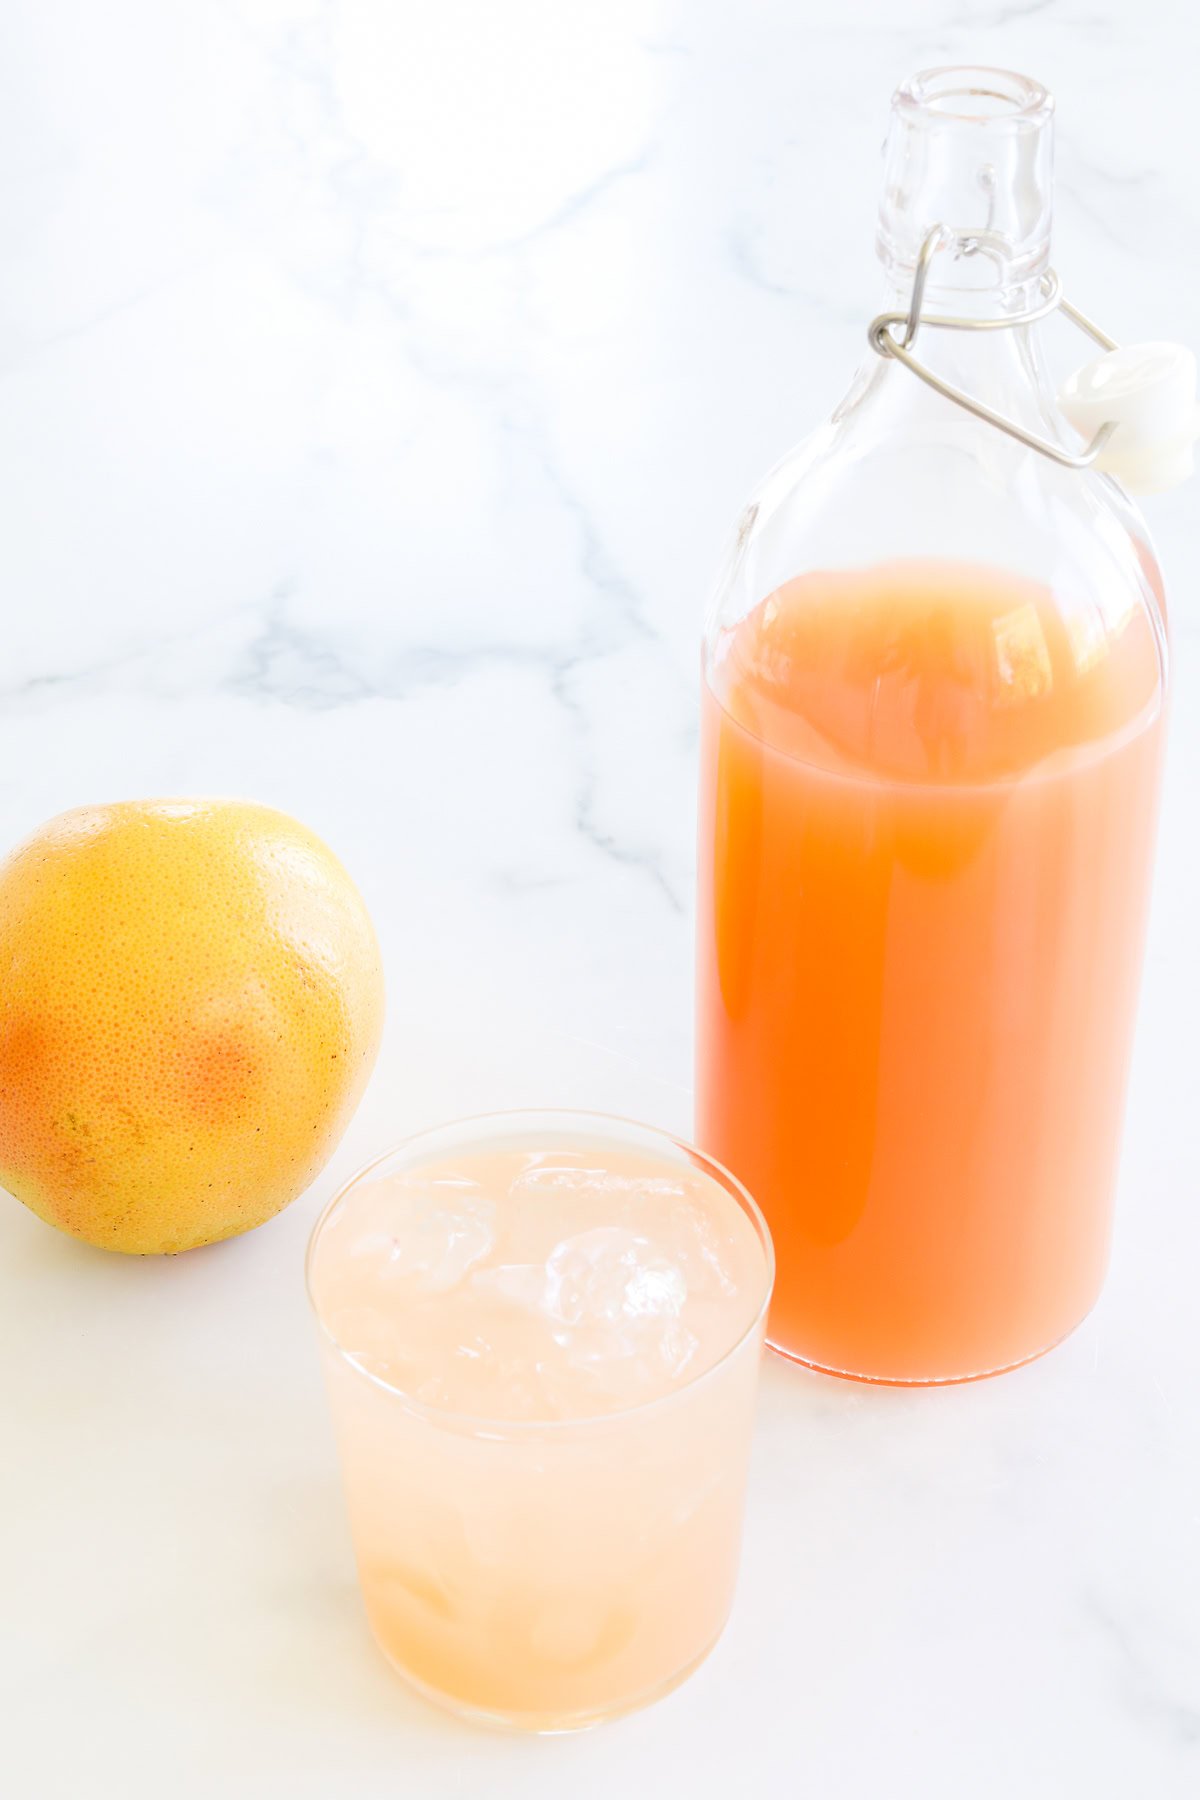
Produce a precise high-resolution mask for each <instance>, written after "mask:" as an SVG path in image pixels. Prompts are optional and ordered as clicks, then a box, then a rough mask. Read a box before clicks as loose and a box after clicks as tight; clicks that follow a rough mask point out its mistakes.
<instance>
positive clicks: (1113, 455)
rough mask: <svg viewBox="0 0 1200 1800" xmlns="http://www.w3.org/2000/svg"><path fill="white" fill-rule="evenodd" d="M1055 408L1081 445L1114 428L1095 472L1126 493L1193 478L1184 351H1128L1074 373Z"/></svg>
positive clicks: (1192, 398) (1145, 347)
mask: <svg viewBox="0 0 1200 1800" xmlns="http://www.w3.org/2000/svg"><path fill="white" fill-rule="evenodd" d="M1058 403H1059V406H1060V407H1061V408H1062V410H1063V412H1064V413H1065V414H1066V416H1067V418H1068V419H1069V420H1070V422H1071V424H1072V425H1074V427H1075V429H1076V430H1077V431H1080V432H1082V434H1083V435H1084V437H1085V438H1092V437H1093V436H1094V435H1095V433H1096V432H1097V431H1099V429H1100V427H1101V425H1104V424H1105V423H1107V422H1108V421H1109V420H1111V421H1112V422H1113V423H1115V425H1116V427H1117V429H1116V430H1115V431H1114V432H1113V434H1112V436H1111V437H1110V438H1109V440H1108V442H1107V443H1106V444H1105V446H1104V448H1103V450H1101V452H1100V454H1099V456H1098V457H1097V458H1096V461H1095V463H1094V464H1093V467H1095V468H1097V469H1103V470H1105V471H1106V473H1108V474H1110V475H1115V476H1116V478H1117V480H1118V481H1120V483H1121V484H1122V486H1123V487H1126V488H1128V489H1129V491H1130V493H1131V494H1154V493H1161V492H1162V491H1163V490H1165V489H1166V488H1173V487H1178V486H1179V484H1180V482H1182V481H1186V480H1187V478H1188V476H1189V475H1190V474H1191V473H1192V470H1193V467H1194V464H1195V443H1196V438H1197V436H1198V435H1200V411H1198V410H1197V406H1196V358H1195V356H1194V355H1193V354H1192V352H1191V351H1190V350H1189V349H1187V348H1186V347H1185V346H1184V345H1183V344H1166V343H1160V344H1125V345H1123V346H1122V347H1121V348H1120V349H1119V350H1109V351H1107V352H1106V354H1105V355H1103V356H1098V357H1097V358H1096V360H1095V361H1094V362H1090V363H1087V364H1085V365H1084V367H1083V368H1082V369H1076V371H1075V373H1074V374H1073V375H1071V376H1069V377H1068V379H1067V380H1066V381H1065V382H1064V383H1063V385H1062V387H1061V388H1060V389H1059V393H1058Z"/></svg>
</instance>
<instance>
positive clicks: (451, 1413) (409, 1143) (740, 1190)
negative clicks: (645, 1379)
mask: <svg viewBox="0 0 1200 1800" xmlns="http://www.w3.org/2000/svg"><path fill="white" fill-rule="evenodd" d="M523 1121H524V1122H528V1123H529V1124H531V1125H532V1124H533V1123H534V1121H538V1122H542V1121H544V1122H545V1123H546V1124H547V1125H548V1126H549V1127H551V1128H553V1127H554V1126H555V1125H556V1124H558V1125H561V1126H564V1127H565V1126H566V1125H567V1123H568V1122H574V1123H575V1124H576V1125H577V1126H579V1127H580V1128H581V1129H582V1130H586V1128H587V1126H588V1125H593V1126H597V1127H608V1128H612V1127H614V1126H615V1127H617V1128H618V1131H619V1133H625V1134H636V1135H639V1136H641V1137H645V1138H651V1139H654V1140H656V1141H657V1142H659V1143H661V1144H664V1145H668V1146H670V1148H671V1149H673V1150H675V1151H681V1152H682V1153H683V1154H684V1155H685V1156H686V1157H688V1158H689V1160H691V1161H693V1162H694V1163H696V1164H697V1165H698V1166H699V1167H700V1168H701V1169H702V1170H703V1172H704V1173H705V1174H707V1175H709V1176H711V1177H712V1178H713V1179H714V1180H715V1181H716V1182H717V1183H718V1185H719V1186H721V1187H723V1188H725V1189H726V1191H727V1192H728V1193H729V1194H730V1197H731V1198H732V1199H733V1200H734V1201H735V1202H736V1204H738V1205H739V1206H740V1207H741V1208H742V1210H743V1212H745V1214H746V1215H747V1217H748V1218H749V1220H750V1223H751V1225H752V1226H753V1227H754V1230H755V1233H756V1235H757V1237H758V1241H759V1244H760V1246H761V1249H762V1253H763V1262H764V1268H763V1291H762V1298H761V1300H760V1301H759V1304H758V1306H757V1307H756V1308H755V1312H754V1316H753V1318H752V1319H751V1320H750V1322H749V1323H748V1324H747V1325H746V1327H745V1329H744V1330H742V1331H740V1332H739V1333H738V1335H737V1337H736V1338H735V1339H734V1340H733V1342H732V1343H731V1344H728V1345H727V1346H726V1348H725V1349H724V1350H722V1352H721V1354H720V1355H719V1356H718V1357H717V1358H716V1359H715V1361H713V1362H711V1363H708V1364H706V1365H705V1367H704V1368H703V1369H700V1370H699V1371H698V1372H697V1373H696V1374H695V1375H693V1376H690V1377H689V1378H688V1379H687V1380H686V1381H683V1382H681V1383H680V1385H679V1386H678V1387H674V1388H669V1389H668V1390H667V1392H666V1393H663V1394H655V1395H654V1396H653V1397H652V1398H650V1399H648V1400H635V1401H634V1402H633V1403H632V1404H631V1405H628V1406H620V1407H616V1408H613V1409H612V1410H610V1411H608V1412H596V1413H583V1414H581V1415H579V1416H577V1417H571V1418H559V1419H504V1418H497V1417H496V1416H495V1414H493V1413H467V1412H461V1411H458V1410H456V1409H455V1408H453V1407H448V1406H431V1405H430V1404H429V1403H428V1402H427V1401H424V1400H419V1399H418V1398H417V1397H416V1395H415V1394H410V1393H407V1392H406V1391H405V1389H404V1388H401V1387H396V1386H395V1384H394V1383H393V1382H390V1381H388V1380H386V1379H385V1378H384V1377H383V1376H382V1375H376V1374H374V1373H373V1371H372V1370H370V1369H368V1368H365V1367H364V1366H363V1364H362V1363H360V1362H357V1361H356V1360H355V1359H354V1357H353V1356H352V1355H351V1353H350V1352H349V1351H348V1350H347V1349H346V1347H345V1345H344V1344H342V1343H340V1342H339V1341H338V1339H337V1337H336V1335H335V1334H334V1332H333V1331H332V1330H331V1329H330V1327H329V1325H328V1324H327V1323H326V1321H325V1319H324V1318H323V1317H322V1314H321V1309H320V1307H319V1306H318V1304H317V1298H316V1295H315V1293H314V1292H313V1261H314V1253H315V1250H316V1246H317V1241H318V1239H319V1238H320V1236H321V1233H322V1231H323V1229H324V1227H325V1222H326V1220H327V1219H328V1218H329V1216H330V1214H331V1213H332V1212H333V1209H334V1208H335V1207H336V1206H337V1205H339V1204H340V1202H341V1201H343V1200H344V1199H345V1198H346V1196H347V1195H348V1194H349V1193H351V1192H352V1190H353V1189H354V1188H356V1187H357V1186H358V1185H359V1183H360V1182H361V1181H363V1180H365V1179H366V1177H367V1176H369V1175H371V1174H372V1173H373V1172H374V1171H375V1170H376V1169H378V1168H379V1167H380V1165H381V1164H382V1163H385V1162H388V1161H389V1160H390V1159H391V1158H392V1157H393V1156H396V1155H398V1154H399V1153H400V1152H402V1151H408V1150H413V1149H418V1148H419V1147H420V1145H421V1144H422V1142H424V1141H425V1140H426V1139H429V1138H437V1137H441V1136H442V1135H443V1134H445V1133H447V1132H455V1133H458V1132H464V1133H465V1132H468V1131H474V1130H479V1129H480V1128H482V1129H484V1130H486V1129H487V1128H488V1127H495V1128H497V1129H501V1128H504V1127H511V1126H513V1125H519V1124H520V1123H521V1122H523ZM774 1288H775V1245H774V1242H773V1240H772V1237H771V1231H770V1227H769V1226H768V1224H767V1221H766V1219H765V1217H764V1216H763V1211H762V1208H761V1207H760V1206H759V1204H758V1202H757V1201H756V1200H755V1198H754V1196H753V1195H752V1194H751V1192H750V1190H749V1189H748V1188H747V1187H746V1186H745V1185H744V1184H743V1183H742V1182H740V1181H739V1180H738V1178H737V1176H736V1175H734V1174H733V1173H732V1172H731V1171H730V1170H729V1169H727V1168H726V1167H725V1165H724V1163H721V1162H718V1161H717V1159H716V1157H715V1156H710V1155H709V1154H708V1152H707V1151H705V1150H701V1149H700V1148H699V1147H698V1146H697V1145H695V1144H691V1143H689V1142H688V1140H687V1139H686V1138H682V1137H679V1136H678V1135H677V1134H676V1133H675V1132H673V1131H668V1130H666V1129H665V1128H664V1127H662V1126H658V1125H646V1124H644V1123H643V1122H642V1121H641V1120H640V1119H630V1118H628V1117H626V1116H625V1115H624V1114H621V1113H606V1112H597V1111H594V1110H592V1111H589V1110H587V1109H579V1108H575V1107H565V1106H561V1107H560V1106H554V1107H542V1108H531V1107H514V1108H510V1109H507V1110H504V1111H500V1112H485V1113H469V1114H467V1115H465V1116H463V1117H461V1118H453V1119H445V1120H443V1121H442V1122H441V1123H440V1124H436V1125H428V1126H424V1127H423V1128H422V1129H421V1130H420V1131H415V1132H411V1133H410V1134H409V1135H408V1136H407V1137H404V1138H399V1139H398V1140H397V1141H396V1142H395V1143H394V1144H389V1145H388V1147H387V1148H386V1149H384V1150H381V1151H380V1152H379V1153H378V1154H377V1155H376V1156H372V1157H371V1158H370V1159H369V1160H368V1161H367V1162H365V1163H363V1164H362V1166H361V1167H360V1168H358V1169H356V1170H355V1171H354V1173H353V1174H352V1175H349V1176H348V1177H347V1178H346V1180H345V1181H343V1182H342V1183H341V1184H340V1185H339V1186H338V1188H337V1190H336V1191H335V1192H334V1193H333V1194H332V1195H331V1196H330V1198H329V1199H328V1200H327V1201H326V1203H325V1205H324V1206H323V1207H322V1208H321V1210H320V1212H319V1213H318V1214H317V1217H316V1219H315V1221H314V1223H313V1227H312V1230H311V1231H310V1232H309V1235H308V1244H307V1247H306V1249H305V1253H304V1291H305V1293H306V1295H307V1297H308V1304H309V1306H310V1308H311V1310H312V1314H313V1318H314V1319H315V1320H316V1325H317V1330H318V1331H319V1332H320V1334H321V1337H322V1339H323V1340H324V1342H325V1343H327V1344H328V1345H329V1347H330V1348H331V1349H332V1350H334V1351H336V1353H337V1355H338V1356H339V1357H340V1358H341V1360H342V1362H344V1363H345V1364H346V1366H347V1367H348V1368H350V1369H352V1370H353V1371H354V1373H355V1374H356V1375H360V1376H361V1377H362V1378H363V1380H364V1381H369V1382H370V1383H371V1384H372V1385H373V1386H374V1387H377V1388H378V1389H379V1390H380V1392H381V1393H385V1394H387V1395H388V1396H389V1397H390V1398H391V1399H393V1400H395V1401H397V1402H399V1404H400V1405H401V1407H403V1409H404V1410H405V1411H406V1412H409V1413H411V1414H412V1415H413V1416H414V1417H416V1418H419V1419H423V1420H425V1421H426V1423H428V1424H429V1425H431V1426H433V1427H435V1428H437V1429H440V1430H444V1431H453V1432H456V1433H457V1434H458V1435H460V1436H471V1437H493V1438H501V1439H504V1438H509V1437H516V1436H525V1435H538V1434H540V1433H548V1432H579V1431H590V1430H599V1429H603V1428H604V1427H605V1426H610V1425H617V1424H619V1423H621V1422H622V1421H628V1420H630V1419H632V1418H634V1417H637V1416H640V1415H642V1414H647V1413H651V1412H653V1411H654V1410H655V1409H656V1408H658V1407H667V1406H670V1405H672V1403H674V1402H676V1401H679V1400H681V1399H682V1398H683V1397H684V1395H686V1394H691V1393H692V1392H694V1390H695V1389H696V1388H698V1387H700V1386H701V1385H702V1384H703V1383H704V1382H706V1381H708V1380H709V1378H710V1377H712V1376H715V1375H716V1374H717V1372H718V1370H720V1369H723V1368H724V1367H725V1366H726V1364H728V1363H730V1362H732V1360H733V1358H734V1357H735V1356H736V1355H737V1354H738V1352H739V1351H740V1350H741V1349H742V1348H743V1347H744V1346H745V1344H746V1343H747V1342H748V1341H749V1340H750V1339H751V1338H752V1337H753V1336H754V1335H755V1333H756V1332H758V1331H759V1330H760V1329H761V1327H762V1325H763V1322H764V1320H765V1318H766V1313H767V1308H768V1306H769V1305H770V1303H771V1295H772V1293H773V1291H774Z"/></svg>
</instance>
